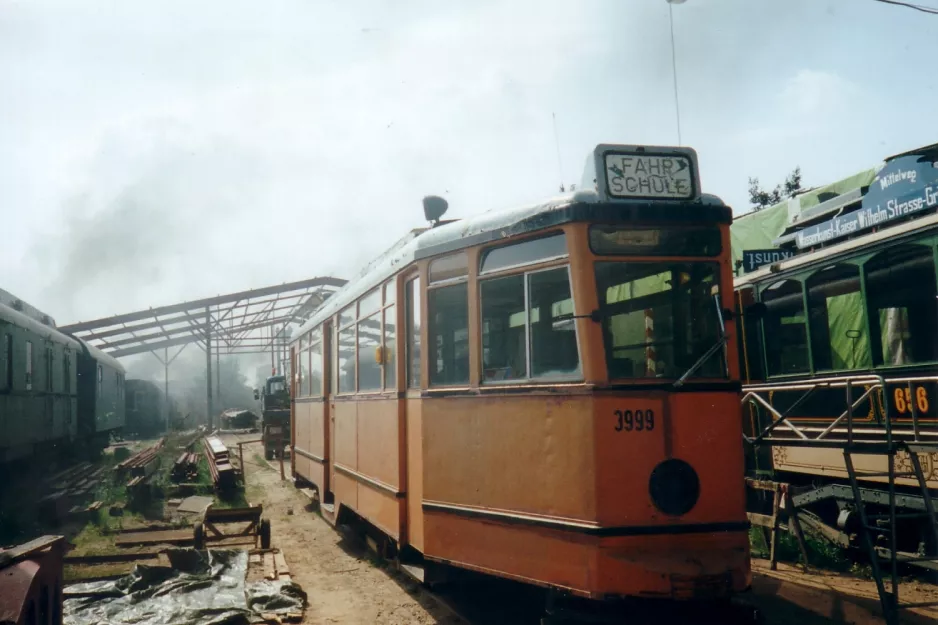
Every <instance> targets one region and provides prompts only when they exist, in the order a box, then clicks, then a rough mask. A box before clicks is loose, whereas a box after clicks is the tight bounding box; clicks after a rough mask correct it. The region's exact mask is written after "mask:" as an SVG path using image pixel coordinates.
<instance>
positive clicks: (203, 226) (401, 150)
mask: <svg viewBox="0 0 938 625" xmlns="http://www.w3.org/2000/svg"><path fill="white" fill-rule="evenodd" d="M918 2H920V3H928V2H932V3H933V4H935V5H936V6H938V1H936V0H918ZM674 30H675V37H676V40H677V44H676V45H677V65H678V82H679V88H680V102H681V114H682V116H681V125H682V132H683V143H684V144H686V145H690V146H693V147H694V148H696V149H697V151H698V153H699V156H700V162H701V177H702V185H703V188H704V190H706V191H708V192H711V193H716V194H718V195H720V196H722V197H723V198H724V199H725V200H726V201H727V202H729V203H731V204H732V205H733V206H734V207H736V209H737V211H739V210H740V209H745V207H746V197H747V194H746V187H747V184H746V180H747V177H748V176H758V177H759V178H760V179H761V180H762V181H763V182H764V183H766V184H767V185H769V186H771V185H774V184H775V183H777V182H779V181H780V180H781V179H782V178H784V176H785V175H786V174H787V173H788V171H789V170H791V169H792V168H793V167H794V166H795V165H801V167H802V170H803V172H804V176H805V180H804V182H805V184H807V185H817V184H823V183H826V182H831V181H833V180H835V179H837V178H839V177H843V176H846V175H849V174H852V173H854V172H856V171H858V170H860V169H862V168H865V167H868V166H871V165H873V164H875V163H877V162H879V161H880V160H881V159H882V158H883V157H885V156H887V155H889V154H892V153H895V152H899V151H902V150H905V149H909V148H913V147H916V146H919V145H923V144H927V143H932V142H935V141H938V115H936V114H935V110H936V102H938V91H936V83H938V78H936V76H935V71H934V66H935V45H936V44H935V42H936V41H938V16H928V15H925V14H923V13H919V12H915V11H912V10H909V9H903V8H899V7H894V6H888V5H884V4H881V3H877V2H874V1H873V0H801V1H793V0H785V1H782V0H774V1H770V0H763V1H759V0H688V2H686V4H683V5H679V6H676V7H675V8H674ZM552 113H555V114H556V116H557V130H558V135H559V142H560V149H561V160H562V172H558V162H557V153H556V152H557V151H556V148H555V142H554V133H553V129H552V123H551V115H552ZM601 142H619V143H654V144H674V143H676V142H677V134H676V130H675V121H674V102H673V94H672V74H671V57H670V43H669V35H668V6H667V4H666V2H665V0H603V1H600V0H567V1H564V2H562V1H554V0H536V1H528V0H511V1H510V2H508V1H502V2H496V1H494V0H471V1H470V0H465V1H461V2H457V1H449V2H440V1H439V0H428V1H425V2H422V1H403V0H397V1H394V2H391V1H389V0H383V1H378V0H368V1H366V0H362V1H347V2H324V1H322V0H319V1H314V0H295V1H276V0H272V1H270V2H257V1H256V0H252V1H250V2H237V1H233V0H225V1H223V2H222V1H209V0H202V1H199V2H191V1H186V2H176V1H170V0H160V1H158V2H157V1H151V2H142V1H135V2H121V1H118V0H114V1H110V2H105V1H101V0H81V1H80V2H79V1H77V0H69V1H65V0H61V1H58V2H44V1H41V0H24V1H21V2H13V1H9V0H0V214H2V221H0V232H2V234H3V243H2V245H0V286H2V287H3V288H5V289H7V290H9V291H11V292H13V293H16V294H17V295H19V296H20V297H22V298H23V299H25V300H27V301H29V302H30V303H32V304H34V305H36V306H37V307H39V308H41V309H43V310H45V311H47V312H49V313H51V314H52V315H53V316H54V317H55V318H56V319H57V321H58V322H59V323H60V324H64V323H69V322H73V321H77V320H87V319H91V318H95V317H100V316H105V315H110V314H115V313H119V312H127V311H130V310H134V309H138V308H141V307H147V306H157V305H161V304H169V303H173V302H178V301H181V300H185V299H194V298H198V297H205V296H210V295H215V294H219V293H225V292H230V291H235V290H241V289H245V288H252V287H259V286H264V285H267V284H271V283H279V282H285V281H290V280H296V279H302V278H306V277H312V276H316V275H336V276H339V277H346V276H349V275H351V274H352V273H353V272H354V271H355V270H357V269H358V268H359V267H360V266H361V265H362V264H363V263H364V262H365V261H367V260H369V259H370V258H372V257H373V256H375V255H377V254H379V253H380V252H381V251H382V250H383V249H384V248H386V247H387V246H388V245H390V244H391V243H392V242H393V241H395V240H397V239H398V238H399V237H400V236H401V235H402V234H403V233H404V232H406V231H407V230H408V229H410V228H411V227H414V226H418V225H421V223H422V221H423V216H422V211H421V206H420V199H421V197H422V196H424V195H426V194H430V193H439V194H444V195H445V196H446V197H447V198H448V199H449V201H450V206H451V209H450V211H451V212H450V216H457V217H458V216H467V215H471V214H474V213H478V212H482V211H485V210H488V209H491V208H497V207H502V206H506V205H513V204H517V203H521V202H526V201H531V200H536V199H539V198H543V197H546V196H549V195H551V194H553V193H554V192H555V191H556V190H557V187H558V185H559V183H560V179H561V177H562V179H563V181H564V182H566V183H570V182H576V181H579V178H580V174H581V170H582V166H583V163H584V162H585V159H586V156H587V154H588V153H589V152H590V150H591V149H592V147H593V146H594V145H595V144H597V143H601Z"/></svg>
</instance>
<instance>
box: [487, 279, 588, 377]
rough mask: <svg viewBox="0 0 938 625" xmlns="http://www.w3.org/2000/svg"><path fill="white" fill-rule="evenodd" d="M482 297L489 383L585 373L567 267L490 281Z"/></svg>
mask: <svg viewBox="0 0 938 625" xmlns="http://www.w3.org/2000/svg"><path fill="white" fill-rule="evenodd" d="M480 292H481V297H482V367H483V380H484V381H486V382H501V381H505V380H516V379H522V378H540V377H564V376H569V375H575V374H577V373H579V371H580V358H579V352H578V351H577V341H576V326H575V323H574V319H573V300H572V298H571V295H570V280H569V275H568V273H567V268H566V267H560V268H557V269H549V270H546V271H538V272H532V273H526V274H521V275H513V276H506V277H504V278H494V279H490V280H484V281H483V282H482V283H481V291H480ZM525 294H527V297H525Z"/></svg>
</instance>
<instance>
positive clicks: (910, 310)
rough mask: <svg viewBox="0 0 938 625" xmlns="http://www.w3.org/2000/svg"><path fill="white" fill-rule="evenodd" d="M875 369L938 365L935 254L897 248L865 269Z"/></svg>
mask: <svg viewBox="0 0 938 625" xmlns="http://www.w3.org/2000/svg"><path fill="white" fill-rule="evenodd" d="M863 270H864V271H865V272H866V297H867V306H868V308H869V311H870V325H871V326H872V333H873V336H874V337H877V338H878V340H877V339H874V340H873V349H874V351H875V352H876V354H875V360H876V364H883V365H907V364H913V363H918V362H929V361H935V360H938V299H936V298H938V289H936V286H935V264H934V257H933V256H932V251H931V250H930V249H929V248H927V247H925V246H923V245H898V246H895V247H892V248H890V249H887V250H884V251H883V252H880V253H879V254H877V255H876V256H874V257H873V258H871V259H870V260H869V261H867V263H866V264H865V265H864V267H863Z"/></svg>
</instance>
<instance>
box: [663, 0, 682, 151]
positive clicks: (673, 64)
mask: <svg viewBox="0 0 938 625" xmlns="http://www.w3.org/2000/svg"><path fill="white" fill-rule="evenodd" d="M667 2H668V22H669V23H670V24H671V75H672V76H673V77H674V116H675V119H676V120H677V144H678V145H682V144H681V105H680V103H679V102H678V98H677V55H675V54H674V11H673V9H672V7H671V5H673V4H683V3H684V0H667Z"/></svg>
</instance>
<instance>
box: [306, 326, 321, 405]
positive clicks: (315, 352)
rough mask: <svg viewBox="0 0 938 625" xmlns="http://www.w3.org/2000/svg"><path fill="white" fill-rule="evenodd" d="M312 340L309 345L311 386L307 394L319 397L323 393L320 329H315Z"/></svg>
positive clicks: (309, 378)
mask: <svg viewBox="0 0 938 625" xmlns="http://www.w3.org/2000/svg"><path fill="white" fill-rule="evenodd" d="M312 340H313V343H312V344H311V345H310V346H309V377H308V378H307V379H308V380H309V388H308V389H307V393H306V394H307V395H309V396H310V397H319V396H321V395H322V339H321V332H320V331H319V330H315V331H314V334H313V339H312Z"/></svg>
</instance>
